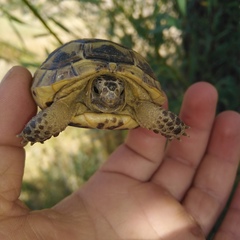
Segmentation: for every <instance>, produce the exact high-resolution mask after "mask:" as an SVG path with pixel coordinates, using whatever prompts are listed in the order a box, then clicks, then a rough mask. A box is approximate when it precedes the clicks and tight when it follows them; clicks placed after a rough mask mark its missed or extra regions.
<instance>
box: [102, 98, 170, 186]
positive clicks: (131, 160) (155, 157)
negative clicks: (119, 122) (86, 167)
mask: <svg viewBox="0 0 240 240" xmlns="http://www.w3.org/2000/svg"><path fill="white" fill-rule="evenodd" d="M167 106H168V102H167V97H166V101H165V103H164V104H163V107H164V108H166V109H167ZM165 145H166V138H165V137H163V136H162V135H160V134H156V133H154V132H153V131H149V130H147V129H144V128H141V127H139V128H136V129H132V130H130V131H129V133H128V136H127V138H126V141H125V143H124V144H123V145H121V146H120V147H118V149H117V150H116V151H115V152H113V154H112V155H111V156H110V158H109V160H108V161H107V163H106V164H105V165H104V166H103V168H102V169H101V170H102V171H109V172H116V173H120V174H124V175H126V176H129V177H131V178H133V179H136V180H138V181H143V182H144V181H148V180H149V179H150V178H151V177H152V175H153V173H154V172H155V171H156V169H157V168H158V166H159V165H160V164H161V162H162V158H163V155H164V151H165Z"/></svg>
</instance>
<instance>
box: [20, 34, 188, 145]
mask: <svg viewBox="0 0 240 240" xmlns="http://www.w3.org/2000/svg"><path fill="white" fill-rule="evenodd" d="M31 91H32V95H33V98H34V100H35V101H36V103H37V105H38V106H39V107H40V108H41V109H42V111H40V112H39V113H38V114H37V115H36V116H35V117H33V118H32V119H31V120H30V121H29V122H28V123H27V125H26V126H25V128H24V129H23V131H22V132H21V133H20V134H19V135H18V136H19V137H22V139H23V140H22V144H26V143H27V142H31V144H34V143H36V142H41V143H43V142H44V141H45V140H47V139H49V138H51V137H52V136H57V135H58V134H59V133H60V132H61V131H63V130H64V129H65V128H66V127H67V126H68V125H70V126H75V127H85V128H98V129H132V128H136V127H139V126H141V127H143V128H147V129H150V130H152V131H154V132H155V133H161V134H162V135H163V136H165V137H166V138H168V139H170V140H172V139H174V138H177V139H179V138H180V136H182V135H185V136H186V135H187V134H186V132H185V130H186V129H187V128H188V126H186V125H185V124H184V123H183V122H182V121H181V120H180V119H179V118H178V116H177V115H175V114H174V113H172V112H170V111H167V110H165V109H163V108H162V107H161V106H162V104H163V103H164V102H165V96H164V94H163V91H162V90H161V87H160V84H159V82H158V81H157V80H156V78H155V76H154V73H153V71H152V69H151V68H150V66H149V65H148V63H147V62H146V61H145V60H144V58H143V57H142V56H141V55H140V54H138V53H137V52H135V51H133V50H131V49H128V48H126V47H124V46H121V45H119V44H117V43H113V42H111V41H107V40H101V39H79V40H75V41H71V42H68V43H66V44H64V45H62V46H61V47H59V48H57V49H56V50H55V51H53V52H52V53H51V54H50V55H49V56H48V58H47V59H46V61H45V62H43V64H42V65H41V66H40V68H39V69H38V70H37V71H36V73H35V74H34V79H33V84H32V88H31Z"/></svg>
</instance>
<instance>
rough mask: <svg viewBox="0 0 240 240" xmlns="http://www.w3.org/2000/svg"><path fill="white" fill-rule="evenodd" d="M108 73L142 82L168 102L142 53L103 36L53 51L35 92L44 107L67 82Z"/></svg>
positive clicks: (37, 78)
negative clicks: (102, 37) (104, 38)
mask: <svg viewBox="0 0 240 240" xmlns="http://www.w3.org/2000/svg"><path fill="white" fill-rule="evenodd" d="M108 73H114V74H116V75H121V77H123V78H126V81H132V82H133V83H135V84H137V85H140V86H141V87H142V88H144V89H145V90H146V92H147V94H149V96H150V98H151V99H152V101H153V102H155V103H157V104H159V105H162V104H163V102H164V101H165V96H164V94H163V92H162V90H161V87H160V83H159V82H158V81H157V80H156V77H155V75H154V73H153V71H152V69H151V67H150V66H149V64H148V63H147V62H146V60H145V59H144V58H143V57H142V56H141V55H140V54H138V53H137V52H135V51H133V50H131V49H129V48H126V47H124V46H122V45H120V44H117V43H114V42H111V41H108V40H101V39H79V40H74V41H71V42H68V43H66V44H64V45H62V46H61V47H59V48H57V49H56V50H55V51H53V52H52V53H51V54H50V55H49V56H48V58H47V59H46V60H45V61H44V62H43V63H42V65H41V66H40V68H39V69H38V70H37V71H36V73H35V74H34V81H33V85H32V94H33V97H34V99H35V101H36V102H37V104H38V105H39V106H40V108H42V109H44V108H46V107H48V106H50V105H51V103H52V102H53V100H54V95H55V93H56V92H58V91H59V90H60V89H62V88H63V87H64V86H65V85H69V84H70V83H71V82H72V83H73V84H74V83H75V82H78V83H79V84H81V85H85V84H87V82H88V81H89V79H90V78H92V77H94V76H96V77H97V76H98V75H103V74H108ZM136 91H137V89H136Z"/></svg>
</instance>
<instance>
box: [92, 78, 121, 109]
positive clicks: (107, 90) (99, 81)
mask: <svg viewBox="0 0 240 240" xmlns="http://www.w3.org/2000/svg"><path fill="white" fill-rule="evenodd" d="M91 103H92V104H93V105H94V108H95V109H96V110H98V111H100V112H116V111H119V110H120V109H122V108H123V107H124V105H125V83H124V81H123V80H121V79H119V78H117V77H116V76H113V75H100V76H98V77H96V78H95V79H94V80H93V83H92V91H91Z"/></svg>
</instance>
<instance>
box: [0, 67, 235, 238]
mask: <svg viewBox="0 0 240 240" xmlns="http://www.w3.org/2000/svg"><path fill="white" fill-rule="evenodd" d="M31 82H32V77H31V75H30V73H29V72H28V71H27V70H26V69H25V68H22V67H14V68H12V69H11V70H10V71H9V73H8V74H7V75H6V76H5V78H4V80H3V81H2V82H1V83H0V239H1V240H10V239H11V240H18V239H19V240H20V239H21V240H23V239H24V240H30V239H31V240H40V239H41V240H42V239H46V240H59V239H60V240H65V239H66V240H67V239H71V240H80V239H81V240H82V239H84V240H85V239H87V240H106V239H111V240H120V239H121V240H123V239H126V240H127V239H139V240H140V239H156V240H157V239H158V240H170V239H178V240H186V239H189V240H195V239H199V240H200V239H206V237H207V235H208V234H209V232H210V230H211V229H212V227H213V226H214V224H215V222H216V221H217V219H218V217H219V215H220V214H221V212H222V210H223V208H224V207H225V204H226V202H227V200H228V198H229V195H230V192H231V190H232V186H233V183H234V180H235V177H236V172H237V168H238V164H239V159H240V115H239V114H238V113H236V112H233V111H225V112H222V113H221V114H219V115H218V116H215V109H216V103H217V92H216V90H215V88H214V87H213V86H212V85H210V84H208V83H206V82H199V83H196V84H194V85H192V86H191V87H190V88H189V89H188V90H187V91H186V93H185V96H184V100H183V103H182V108H181V112H180V117H181V119H182V120H183V121H184V122H185V123H186V124H187V125H189V126H190V127H191V128H190V129H188V130H187V133H188V134H189V137H182V139H181V141H177V140H173V141H172V142H170V143H169V145H168V147H167V148H166V149H165V143H166V139H165V138H164V137H162V136H161V135H159V134H155V133H153V132H151V131H148V130H146V129H142V128H138V129H134V130H130V131H129V134H128V137H127V138H126V140H125V142H124V143H123V144H122V145H121V146H119V147H118V148H117V149H116V150H115V152H114V153H113V154H112V155H111V156H110V157H109V159H108V161H106V163H105V164H104V165H103V166H102V167H101V168H100V169H99V170H98V171H97V172H96V173H95V174H94V175H93V176H92V177H91V178H90V180H89V181H88V182H87V183H86V184H85V185H84V186H83V187H81V188H79V189H78V190H77V191H76V192H74V193H72V194H71V195H70V196H68V197H67V198H65V199H63V200H62V201H61V202H59V203H58V204H56V205H55V206H53V207H52V208H49V209H43V210H39V211H31V209H29V208H28V207H27V206H25V205H24V204H23V203H22V202H21V201H20V200H19V195H20V192H21V185H22V177H23V172H24V162H25V153H24V148H23V146H22V145H21V139H19V138H17V137H16V135H17V134H18V133H20V132H21V130H22V129H23V128H24V125H25V124H26V123H27V122H28V120H29V119H30V118H31V117H32V116H33V115H34V114H35V113H36V105H35V103H34V101H33V99H32V97H31V94H30V86H31ZM59 137H61V135H60V136H59ZM45 144H47V142H46V143H45ZM239 226H240V186H239V185H238V186H237V189H236V192H235V194H234V197H233V199H232V202H231V204H230V207H229V209H228V212H227V214H226V216H225V218H224V220H223V223H222V224H221V226H220V228H219V229H218V232H217V233H216V236H215V238H214V239H215V240H230V239H231V240H233V239H234V240H236V239H240V228H239Z"/></svg>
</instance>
